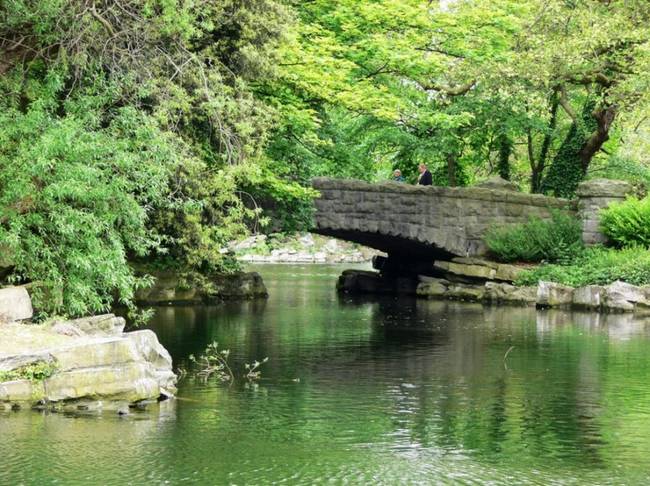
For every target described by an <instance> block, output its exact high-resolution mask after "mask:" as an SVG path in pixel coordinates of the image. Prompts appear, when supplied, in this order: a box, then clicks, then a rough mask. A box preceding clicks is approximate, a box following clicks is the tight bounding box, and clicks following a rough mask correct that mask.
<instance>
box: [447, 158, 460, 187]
mask: <svg viewBox="0 0 650 486" xmlns="http://www.w3.org/2000/svg"><path fill="white" fill-rule="evenodd" d="M447 183H448V184H449V186H450V187H456V186H457V185H458V182H457V180H456V156H455V155H454V154H451V153H450V154H447Z"/></svg>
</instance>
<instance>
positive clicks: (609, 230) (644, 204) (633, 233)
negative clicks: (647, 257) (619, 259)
mask: <svg viewBox="0 0 650 486" xmlns="http://www.w3.org/2000/svg"><path fill="white" fill-rule="evenodd" d="M600 227H601V229H602V231H603V233H604V234H605V235H606V236H607V237H608V238H609V239H610V240H612V241H613V242H614V243H616V244H617V245H618V246H635V245H640V246H643V247H645V248H648V247H650V197H645V198H643V199H638V198H636V197H631V198H628V199H627V200H626V201H624V202H620V203H612V204H610V206H609V207H608V208H605V209H603V210H601V211H600Z"/></svg>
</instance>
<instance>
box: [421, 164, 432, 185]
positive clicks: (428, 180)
mask: <svg viewBox="0 0 650 486" xmlns="http://www.w3.org/2000/svg"><path fill="white" fill-rule="evenodd" d="M418 172H419V173H420V175H419V176H418V185H420V186H430V185H432V184H433V176H432V175H431V172H429V169H427V166H426V164H420V165H418Z"/></svg>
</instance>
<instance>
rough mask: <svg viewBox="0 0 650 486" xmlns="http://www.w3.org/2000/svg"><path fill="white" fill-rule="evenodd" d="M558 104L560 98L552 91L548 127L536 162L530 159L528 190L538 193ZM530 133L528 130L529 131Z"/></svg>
mask: <svg viewBox="0 0 650 486" xmlns="http://www.w3.org/2000/svg"><path fill="white" fill-rule="evenodd" d="M559 106H560V99H559V96H558V94H557V92H554V93H553V96H552V97H551V118H550V120H549V122H548V129H547V131H546V133H545V134H544V140H543V141H542V148H541V150H540V152H539V160H538V161H537V163H535V162H534V160H533V159H531V169H532V173H531V177H530V192H533V193H538V192H541V189H542V175H543V174H544V169H545V168H546V159H547V158H548V151H549V149H550V148H551V142H552V141H553V132H554V131H555V127H556V126H557V110H558V108H559ZM529 133H530V132H529ZM530 144H532V141H531V140H529V150H531V145H530Z"/></svg>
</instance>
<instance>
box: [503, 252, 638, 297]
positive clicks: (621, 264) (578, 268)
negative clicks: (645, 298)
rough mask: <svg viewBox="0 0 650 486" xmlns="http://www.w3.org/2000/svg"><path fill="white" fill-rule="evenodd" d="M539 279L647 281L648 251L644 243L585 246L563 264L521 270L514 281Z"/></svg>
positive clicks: (596, 282)
mask: <svg viewBox="0 0 650 486" xmlns="http://www.w3.org/2000/svg"><path fill="white" fill-rule="evenodd" d="M540 280H545V281H550V282H557V283H561V284H564V285H571V286H572V287H581V286H584V285H607V284H610V283H612V282H614V281H616V280H622V281H624V282H627V283H630V284H632V285H648V284H650V251H648V250H647V249H646V248H643V247H630V248H624V249H622V250H616V249H612V248H602V247H594V248H588V249H586V250H585V251H584V252H583V253H582V254H581V255H579V256H578V257H576V259H575V260H574V261H572V262H571V263H570V264H566V265H556V264H549V265H542V266H540V267H538V268H536V269H534V270H530V271H527V272H524V273H523V274H522V275H521V276H520V277H519V278H518V279H517V282H516V284H517V285H537V282H538V281H540Z"/></svg>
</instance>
